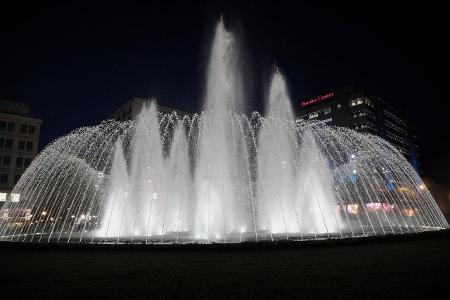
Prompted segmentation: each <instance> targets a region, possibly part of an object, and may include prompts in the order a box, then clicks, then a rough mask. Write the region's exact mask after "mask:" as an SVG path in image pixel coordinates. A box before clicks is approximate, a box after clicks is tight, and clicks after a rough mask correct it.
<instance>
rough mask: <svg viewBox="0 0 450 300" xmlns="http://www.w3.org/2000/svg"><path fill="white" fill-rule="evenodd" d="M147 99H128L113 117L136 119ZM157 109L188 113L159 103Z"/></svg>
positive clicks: (121, 119)
mask: <svg viewBox="0 0 450 300" xmlns="http://www.w3.org/2000/svg"><path fill="white" fill-rule="evenodd" d="M146 101H148V100H147V99H144V98H139V97H134V98H133V99H131V100H128V101H127V102H125V103H124V104H123V105H122V106H120V107H119V108H118V109H116V110H115V111H114V112H113V113H112V114H111V117H112V118H113V119H114V120H116V121H128V120H134V119H136V117H137V115H138V114H139V113H140V112H141V109H142V105H143V104H144V102H146ZM157 110H158V111H160V112H164V113H172V112H173V111H175V112H176V113H177V114H178V115H180V116H184V115H188V113H187V112H184V111H181V110H177V109H173V108H170V107H166V106H162V105H159V104H157Z"/></svg>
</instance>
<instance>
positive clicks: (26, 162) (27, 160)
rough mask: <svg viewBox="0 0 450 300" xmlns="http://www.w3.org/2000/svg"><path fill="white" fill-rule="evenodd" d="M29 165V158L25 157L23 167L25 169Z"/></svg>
mask: <svg viewBox="0 0 450 300" xmlns="http://www.w3.org/2000/svg"><path fill="white" fill-rule="evenodd" d="M30 164H31V158H29V157H27V158H25V160H24V167H25V168H27V167H28V166H29V165H30Z"/></svg>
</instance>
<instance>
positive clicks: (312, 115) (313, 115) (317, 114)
mask: <svg viewBox="0 0 450 300" xmlns="http://www.w3.org/2000/svg"><path fill="white" fill-rule="evenodd" d="M318 116H319V113H318V112H313V113H311V114H309V117H308V119H310V120H311V119H315V118H317V117H318Z"/></svg>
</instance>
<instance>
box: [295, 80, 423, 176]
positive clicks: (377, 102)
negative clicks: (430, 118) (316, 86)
mask: <svg viewBox="0 0 450 300" xmlns="http://www.w3.org/2000/svg"><path fill="white" fill-rule="evenodd" d="M297 115H298V117H300V118H302V119H304V120H317V121H322V122H324V123H326V124H328V125H335V126H341V127H347V128H351V129H354V130H356V131H359V132H367V133H371V134H375V135H378V136H380V137H382V138H383V139H385V140H387V141H389V142H390V143H391V144H392V145H394V146H395V147H396V148H397V149H398V150H399V151H400V152H401V153H402V154H403V155H404V156H405V158H406V159H407V160H408V161H409V162H410V163H411V164H412V166H413V167H414V169H415V170H416V171H417V172H419V169H420V163H419V159H418V158H419V155H420V154H419V149H418V146H417V135H416V132H415V128H414V126H413V125H412V124H411V123H409V122H408V121H406V119H405V118H404V117H403V116H402V115H401V113H399V112H398V111H397V110H396V109H395V108H393V107H392V106H391V105H389V104H388V103H387V102H386V101H383V100H382V99H381V98H379V97H375V96H372V95H370V94H368V93H366V92H365V91H364V90H363V89H360V88H357V87H355V86H352V87H348V88H344V89H341V90H337V91H330V92H328V93H325V94H323V95H320V96H317V97H314V98H311V99H308V100H304V101H301V102H300V103H299V105H298V108H297Z"/></svg>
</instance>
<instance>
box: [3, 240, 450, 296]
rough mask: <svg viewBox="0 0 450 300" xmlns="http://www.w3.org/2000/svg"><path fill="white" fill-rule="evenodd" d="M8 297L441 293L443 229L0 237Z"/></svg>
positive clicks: (447, 259)
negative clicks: (136, 238)
mask: <svg viewBox="0 0 450 300" xmlns="http://www.w3.org/2000/svg"><path fill="white" fill-rule="evenodd" d="M0 274H1V281H0V288H1V289H0V295H1V296H2V297H1V298H3V299H6V296H7V295H8V296H11V297H14V298H25V297H28V298H29V297H31V298H38V297H39V298H47V299H48V298H58V299H64V298H96V299H98V298H105V299H112V298H135V299H136V298H213V297H214V298H250V297H252V298H253V297H254V298H256V297H258V298H279V297H284V298H286V297H292V298H294V297H295V298H302V299H309V298H319V299H323V298H350V297H352V298H354V297H356V298H360V299H367V298H377V299H380V298H395V299H406V298H407V299H414V298H417V297H421V298H429V297H430V296H431V295H433V294H435V293H436V292H439V293H440V294H443V295H445V294H448V292H450V285H449V282H448V279H449V278H450V234H449V232H441V233H438V234H429V235H421V236H407V237H401V238H381V239H376V238H375V239H374V238H371V239H358V240H356V241H344V242H341V241H337V242H330V241H325V242H312V243H303V244H299V243H284V244H283V243H279V244H277V245H273V244H272V245H270V244H260V245H256V244H255V243H253V244H249V245H241V246H221V245H212V246H209V247H208V246H200V247H193V246H191V247H179V246H178V247H166V248H158V247H142V246H136V247H134V246H133V247H132V246H124V247H121V248H120V249H115V248H111V247H107V246H106V247H104V246H92V245H88V246H81V247H80V246H76V247H71V246H68V247H60V246H56V247H55V246H48V245H42V244H41V245H38V246H34V245H33V246H30V245H23V244H20V245H18V244H9V243H0Z"/></svg>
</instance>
